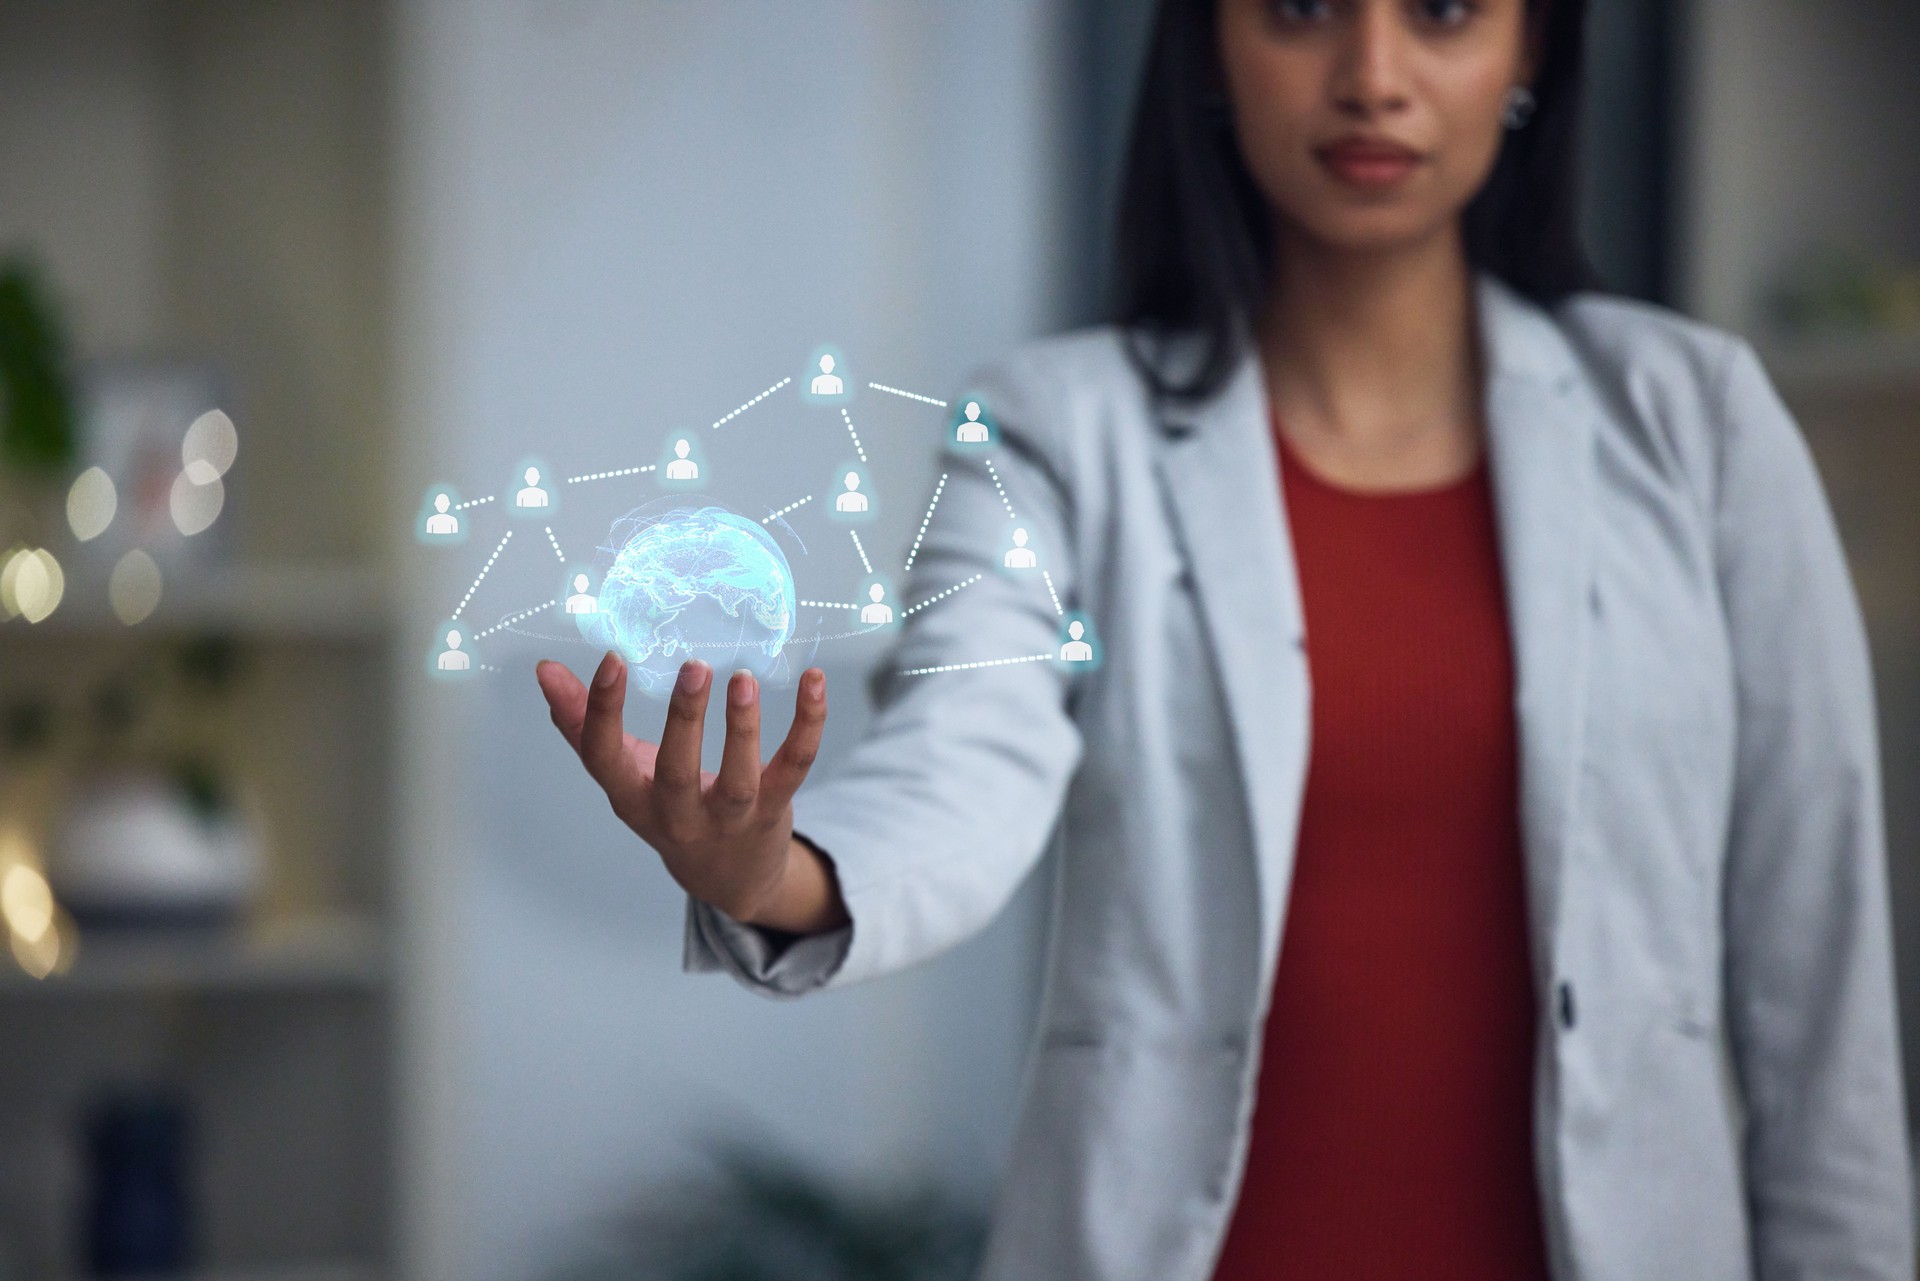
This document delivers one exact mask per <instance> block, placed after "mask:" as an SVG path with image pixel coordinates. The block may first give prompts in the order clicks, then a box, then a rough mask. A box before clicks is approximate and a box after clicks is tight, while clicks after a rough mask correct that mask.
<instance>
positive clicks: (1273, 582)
mask: <svg viewBox="0 0 1920 1281" xmlns="http://www.w3.org/2000/svg"><path fill="white" fill-rule="evenodd" d="M1161 422H1162V426H1163V429H1164V431H1165V433H1166V436H1167V440H1166V442H1165V444H1164V446H1163V448H1162V450H1161V452H1160V473H1161V481H1162V484H1163V486H1164V487H1165V490H1166V497H1167V503H1168V506H1169V507H1170V508H1171V510H1172V511H1173V513H1174V518H1175V525H1176V527H1177V530H1178V535H1179V537H1180V539H1181V541H1182V543H1183V545H1184V547H1185V550H1186V553H1187V563H1188V565H1189V566H1190V567H1191V569H1192V573H1193V580H1194V591H1195V595H1196V597H1197V598H1198V601H1199V607H1200V615H1201V623H1202V627H1203V630H1204V632H1205V634H1206V636H1207V639H1208V641H1209V644H1210V647H1211V649H1212V651H1213V658H1214V662H1215V665H1216V670H1217V672H1218V675H1219V679H1220V690H1221V697H1222V699H1223V700H1224V703H1225V706H1226V714H1227V719H1228V722H1229V724H1230V725H1231V727H1232V735H1233V749H1234V753H1235V757H1236V759H1237V762H1238V764H1239V767H1240V769H1241V771H1242V777H1243V780H1244V782H1245V790H1246V795H1247V802H1248V806H1249V808H1250V811H1251V813H1250V815H1249V821H1250V825H1251V829H1252V833H1253V843H1254V855H1255V859H1256V861H1257V863H1258V875H1259V888H1260V959H1261V971H1260V972H1261V973H1262V974H1271V973H1272V972H1273V967H1274V964H1275V962H1276V961H1277V959H1278V950H1279V937H1280V922H1281V919H1282V917H1283V916H1284V913H1285V904H1286V893H1287V887H1288V884H1289V882H1290V880H1291V877H1292V872H1293V847H1294V833H1295V828H1296V826H1297V823H1298V820H1299V812H1300V811H1299V806H1300V793H1301V789H1302V787H1303V786H1304V784H1305V780H1306V754H1307V734H1308V727H1309V717H1308V715H1307V697H1308V690H1307V679H1306V663H1305V662H1304V641H1305V628H1304V624H1303V619H1302V613H1301V607H1300V589H1299V580H1298V578H1297V576H1296V574H1295V570H1294V559H1293V543H1292V539H1291V537H1290V536H1289V534H1288V532H1287V523H1286V518H1285V514H1284V511H1283V507H1282V499H1281V495H1280V473H1279V470H1278V466H1279V461H1278V456H1277V455H1276V453H1275V451H1274V443H1273V436H1272V434H1271V431H1270V430H1269V428H1268V425H1267V424H1268V416H1267V393H1266V386H1265V381H1264V378H1263V376H1262V373H1261V369H1260V363H1259V361H1257V360H1255V359H1252V358H1251V357H1243V358H1242V359H1241V361H1240V363H1239V365H1238V367H1237V369H1236V370H1235V372H1234V374H1233V376H1232V378H1231V380H1230V381H1229V382H1228V384H1227V386H1226V387H1225V388H1224V389H1223V390H1222V391H1221V392H1220V393H1219V394H1218V395H1216V396H1215V397H1214V398H1213V399H1212V400H1211V401H1208V402H1206V403H1205V404H1203V405H1200V406H1198V407H1196V408H1195V409H1193V410H1192V411H1190V412H1185V413H1182V412H1175V411H1171V410H1166V411H1163V412H1162V414H1161ZM1262 990H1263V991H1264V990H1265V989H1264V986H1263V989H1262Z"/></svg>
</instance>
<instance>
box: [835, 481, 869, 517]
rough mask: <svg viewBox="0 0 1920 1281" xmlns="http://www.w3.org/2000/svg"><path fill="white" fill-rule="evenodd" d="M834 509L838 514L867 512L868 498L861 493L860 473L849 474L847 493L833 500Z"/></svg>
mask: <svg viewBox="0 0 1920 1281" xmlns="http://www.w3.org/2000/svg"><path fill="white" fill-rule="evenodd" d="M833 509H834V510H835V511H837V512H863V511H865V510H867V496H866V495H865V494H863V493H861V492H860V473H859V472H857V471H850V472H848V473H847V492H846V493H844V494H841V495H840V496H839V497H837V498H835V499H834V500H833Z"/></svg>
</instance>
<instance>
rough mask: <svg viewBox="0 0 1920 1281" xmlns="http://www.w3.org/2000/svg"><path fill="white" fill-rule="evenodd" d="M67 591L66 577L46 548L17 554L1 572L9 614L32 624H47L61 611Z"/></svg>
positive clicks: (1, 590)
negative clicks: (51, 616) (61, 600)
mask: <svg viewBox="0 0 1920 1281" xmlns="http://www.w3.org/2000/svg"><path fill="white" fill-rule="evenodd" d="M66 591H67V576H66V574H65V573H64V572H62V570H61V568H60V562H59V561H57V560H55V559H54V558H53V553H52V552H50V551H48V550H47V549H46V548H44V547H30V548H27V549H26V550H24V551H20V552H17V553H15V554H14V555H13V557H12V558H11V559H9V560H8V561H7V566H6V569H5V570H4V571H0V597H4V598H5V600H6V605H7V612H8V614H9V615H13V614H18V615H19V616H20V617H22V618H24V619H26V620H27V621H28V622H29V623H39V622H44V621H45V620H46V619H47V617H48V616H49V615H51V614H52V613H53V611H54V610H56V609H58V608H59V607H60V598H61V597H62V596H64V595H66Z"/></svg>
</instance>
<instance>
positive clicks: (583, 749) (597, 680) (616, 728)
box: [580, 650, 646, 818]
mask: <svg viewBox="0 0 1920 1281" xmlns="http://www.w3.org/2000/svg"><path fill="white" fill-rule="evenodd" d="M626 705H627V665H626V663H625V662H623V661H622V660H621V658H620V655H618V654H616V653H614V652H613V651H611V650H609V651H608V652H607V656H606V657H605V658H603V659H601V660H600V666H599V667H598V668H597V669H596V670H595V671H594V673H593V685H592V686H591V687H590V688H589V689H588V690H587V710H586V715H585V717H584V718H583V719H582V721H581V725H580V759H581V761H583V762H584V763H585V764H586V767H587V773H589V774H591V775H593V781H594V782H596V783H598V784H600V786H601V787H602V788H604V789H605V790H606V793H607V799H608V800H609V801H612V802H613V809H614V812H615V813H616V814H619V815H620V816H621V817H623V818H624V817H626V816H627V815H628V814H629V813H631V812H633V807H635V806H637V805H638V804H639V803H640V802H641V801H642V800H643V799H644V797H645V789H646V781H645V779H644V778H642V776H641V774H640V771H639V769H638V768H637V767H636V766H635V764H634V759H633V756H632V755H631V754H630V753H629V752H628V751H627V745H626V737H627V735H626V731H625V730H624V729H622V728H621V725H620V717H621V713H622V712H623V711H624V710H625V709H626Z"/></svg>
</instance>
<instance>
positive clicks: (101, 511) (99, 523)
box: [67, 467, 120, 543]
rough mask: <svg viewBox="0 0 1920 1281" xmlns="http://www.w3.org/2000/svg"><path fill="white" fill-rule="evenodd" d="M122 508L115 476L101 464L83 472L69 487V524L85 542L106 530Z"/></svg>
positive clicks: (75, 535)
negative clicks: (108, 473) (115, 484)
mask: <svg viewBox="0 0 1920 1281" xmlns="http://www.w3.org/2000/svg"><path fill="white" fill-rule="evenodd" d="M119 509H120V495H119V493H118V491H116V490H115V489H114V487H113V477H111V476H109V475H107V473H106V472H104V471H102V470H101V469H100V468H98V467H89V468H87V469H86V470H85V471H83V472H81V473H80V475H79V476H78V477H76V478H75V479H74V482H73V487H72V488H71V489H69V490H67V524H68V525H69V526H70V527H71V528H72V529H73V536H74V537H75V538H77V539H79V540H80V541H81V542H83V543H85V542H91V541H92V540H94V539H96V538H98V537H100V535H102V534H104V533H106V532H107V526H109V525H111V524H113V517H114V513H115V512H117V511H119Z"/></svg>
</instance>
